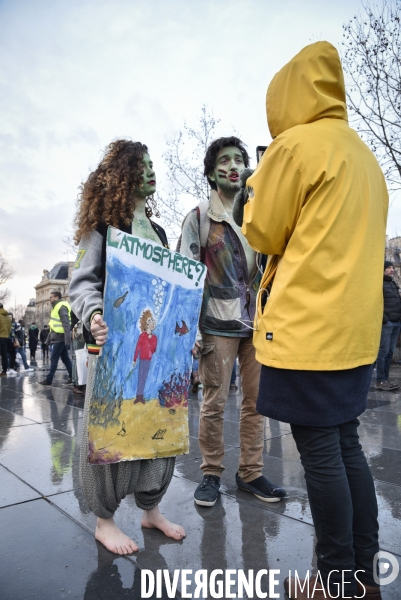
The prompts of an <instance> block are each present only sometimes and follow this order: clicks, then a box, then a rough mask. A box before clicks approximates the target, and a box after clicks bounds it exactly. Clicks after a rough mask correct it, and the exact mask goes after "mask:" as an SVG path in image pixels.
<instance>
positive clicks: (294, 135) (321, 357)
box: [242, 42, 388, 370]
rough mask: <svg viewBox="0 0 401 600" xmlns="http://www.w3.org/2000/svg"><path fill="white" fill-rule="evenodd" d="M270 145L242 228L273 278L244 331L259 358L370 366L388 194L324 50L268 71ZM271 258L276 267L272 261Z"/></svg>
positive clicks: (308, 365)
mask: <svg viewBox="0 0 401 600" xmlns="http://www.w3.org/2000/svg"><path fill="white" fill-rule="evenodd" d="M266 108H267V118H268V124H269V129H270V133H271V135H272V137H273V138H274V141H273V142H272V143H271V145H270V146H269V148H268V149H267V151H266V152H265V154H264V156H263V158H262V160H261V162H260V164H259V165H258V168H257V169H256V170H255V172H254V174H253V175H252V176H251V177H250V178H249V179H248V181H247V187H248V192H249V195H250V200H249V202H248V203H247V204H246V205H245V209H244V221H243V226H242V231H243V233H244V235H245V236H246V237H247V239H248V241H249V243H250V245H251V246H252V248H254V249H255V250H256V251H258V252H262V253H264V254H268V255H269V256H270V257H271V258H270V260H269V262H268V265H267V268H266V272H265V274H264V277H263V280H262V283H261V287H262V288H264V287H266V285H267V283H268V281H269V279H270V278H271V277H272V275H273V274H274V271H275V268H276V267H277V271H276V273H275V276H274V280H273V286H272V291H271V295H270V298H269V299H268V300H267V303H266V306H265V308H264V311H262V305H261V300H262V295H263V294H260V295H259V302H258V307H257V316H256V318H255V325H256V327H257V331H255V332H254V345H255V348H256V357H257V360H258V361H259V362H261V363H262V364H264V365H267V366H271V367H277V368H282V369H297V370H343V369H351V368H354V367H358V366H361V365H367V364H370V363H373V362H374V361H375V359H376V357H377V352H378V347H379V341H380V333H381V325H382V317H383V291H382V285H383V269H384V266H383V264H384V250H385V231H386V220H387V208H388V194H387V189H386V184H385V180H384V177H383V174H382V172H381V169H380V167H379V165H378V163H377V160H376V158H375V157H374V155H373V154H372V152H371V151H370V150H369V148H368V147H367V146H366V145H365V144H364V143H363V142H362V141H361V139H360V138H359V136H358V134H357V133H356V132H355V131H353V130H352V129H351V128H350V127H349V125H348V120H347V109H346V104H345V88H344V78H343V72H342V67H341V63H340V59H339V56H338V53H337V51H336V49H335V48H334V47H333V46H332V45H331V44H329V43H327V42H317V43H315V44H312V45H310V46H307V47H306V48H304V49H303V50H301V52H300V53H299V54H298V55H297V56H295V57H294V58H293V59H292V60H291V61H290V62H289V63H288V64H287V65H285V66H284V67H283V68H282V69H281V71H279V72H278V73H277V74H276V75H275V77H274V78H273V80H272V82H271V84H270V86H269V89H268V91H267V100H266ZM277 264H278V266H277Z"/></svg>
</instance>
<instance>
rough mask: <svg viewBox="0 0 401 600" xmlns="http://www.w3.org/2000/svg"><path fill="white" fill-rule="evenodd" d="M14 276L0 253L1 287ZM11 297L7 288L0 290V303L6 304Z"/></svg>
mask: <svg viewBox="0 0 401 600" xmlns="http://www.w3.org/2000/svg"><path fill="white" fill-rule="evenodd" d="M13 275H14V271H13V269H12V268H11V267H10V266H9V264H8V262H7V261H6V259H5V258H4V257H3V255H2V254H1V252H0V286H3V285H4V284H5V283H7V281H8V280H9V279H11V277H12V276H13ZM9 295H10V291H9V290H8V289H7V288H2V289H0V302H4V300H6V299H7V298H8V297H9Z"/></svg>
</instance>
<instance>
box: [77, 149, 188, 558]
mask: <svg viewBox="0 0 401 600" xmlns="http://www.w3.org/2000/svg"><path fill="white" fill-rule="evenodd" d="M155 190H156V177H155V172H154V170H153V163H152V161H151V159H150V157H149V154H148V149H147V147H146V146H145V145H144V144H141V143H140V142H132V141H129V140H117V141H115V142H112V143H111V144H110V145H109V146H108V147H107V149H106V152H105V154H104V156H103V158H102V160H101V161H100V164H99V165H98V167H97V169H95V171H93V172H92V173H91V174H90V175H89V177H88V179H87V181H86V182H85V183H84V184H83V185H82V187H81V194H80V197H79V200H78V210H77V214H76V218H75V225H76V233H75V241H76V242H77V243H78V244H79V250H78V257H77V261H76V263H75V267H74V272H73V276H72V280H71V284H70V300H71V306H72V309H73V311H74V313H75V314H76V315H77V316H78V318H79V319H80V320H81V321H82V323H83V324H84V333H86V341H87V346H88V351H89V353H90V357H89V365H88V367H89V371H88V381H87V393H86V398H85V410H84V419H83V432H82V444H81V464H80V475H81V484H82V490H83V494H84V497H85V500H86V502H87V504H88V505H89V507H90V509H91V510H92V511H93V512H94V513H95V515H96V516H97V525H96V532H95V537H96V539H97V540H98V541H100V542H101V543H102V544H103V545H104V546H106V548H107V549H108V550H110V551H111V552H114V553H116V554H130V553H132V552H136V551H137V550H138V546H137V544H136V543H135V542H134V541H133V540H131V539H130V538H129V537H128V536H127V535H125V534H124V533H123V532H122V531H121V530H120V529H119V528H118V527H117V525H116V524H115V523H114V519H113V516H114V513H115V511H116V510H117V508H118V506H119V504H120V502H121V500H122V499H123V498H124V497H125V496H126V495H128V494H134V496H135V501H136V504H137V506H138V507H139V508H141V509H143V511H144V513H143V517H142V521H141V524H142V526H143V527H149V528H157V529H160V530H161V531H163V533H165V535H167V536H168V537H172V538H174V539H176V540H180V539H182V538H184V537H185V531H184V529H183V528H182V527H181V526H180V525H176V524H174V523H171V522H170V521H168V520H167V519H166V518H165V517H164V515H162V514H161V512H160V510H159V507H158V504H159V503H160V501H161V499H162V497H163V496H164V494H165V493H166V491H167V488H168V486H169V484H170V481H171V478H172V476H173V471H174V463H175V458H174V457H173V458H157V459H153V460H135V461H125V462H120V463H115V464H108V465H91V464H89V463H88V459H87V457H88V434H87V426H88V414H89V405H90V401H91V396H92V390H93V384H94V375H95V367H96V361H97V356H96V354H98V352H99V347H100V346H103V345H104V343H105V342H106V339H107V334H108V329H107V324H106V323H105V321H104V320H103V318H102V313H103V290H104V283H105V262H106V234H107V228H108V226H109V225H111V226H113V227H117V228H118V229H120V230H122V231H124V232H126V233H130V234H131V233H132V234H134V235H137V236H139V237H142V238H147V239H150V240H152V241H154V242H157V243H159V244H160V243H161V244H162V245H164V246H166V247H168V244H167V238H166V234H165V232H164V230H163V228H162V227H160V226H159V225H157V224H156V223H154V222H153V221H151V219H150V217H151V216H152V214H153V213H155V215H156V216H159V214H158V212H157V208H156V204H155V201H154V199H153V194H154V192H155Z"/></svg>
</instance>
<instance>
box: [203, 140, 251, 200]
mask: <svg viewBox="0 0 401 600" xmlns="http://www.w3.org/2000/svg"><path fill="white" fill-rule="evenodd" d="M244 169H245V164H244V158H243V156H242V153H241V151H240V150H239V149H238V148H237V147H236V146H228V147H227V148H222V149H221V150H220V151H219V152H218V154H217V157H216V162H215V166H214V169H213V171H212V172H211V173H210V174H209V179H210V180H211V181H214V182H215V184H216V186H217V189H220V190H222V191H223V192H226V193H227V194H229V195H230V196H232V194H234V195H235V194H236V193H237V192H238V190H239V189H240V185H239V176H240V173H241V171H243V170H244Z"/></svg>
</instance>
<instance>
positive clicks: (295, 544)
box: [0, 367, 401, 600]
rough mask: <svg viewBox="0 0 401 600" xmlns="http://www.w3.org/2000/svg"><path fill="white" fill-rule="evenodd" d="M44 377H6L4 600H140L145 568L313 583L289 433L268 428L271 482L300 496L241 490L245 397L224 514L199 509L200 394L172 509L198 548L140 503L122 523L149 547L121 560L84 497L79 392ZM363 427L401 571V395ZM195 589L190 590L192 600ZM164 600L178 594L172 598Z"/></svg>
mask: <svg viewBox="0 0 401 600" xmlns="http://www.w3.org/2000/svg"><path fill="white" fill-rule="evenodd" d="M44 373H45V372H44V371H35V372H34V373H26V374H24V373H23V372H22V375H20V376H15V377H7V378H5V377H4V378H2V379H0V532H1V551H0V600H8V599H13V600H25V599H38V600H39V599H40V600H58V599H63V598H78V599H84V600H120V599H121V600H122V599H133V600H137V599H139V598H141V569H150V570H153V571H155V570H157V569H167V570H168V571H169V572H170V573H171V574H172V573H173V572H174V570H175V569H189V570H191V569H192V571H193V572H194V571H197V570H200V569H207V570H208V571H209V572H210V571H212V570H213V569H222V570H226V569H233V570H234V569H243V570H245V571H246V572H247V571H248V569H253V570H254V573H256V572H257V571H258V570H261V569H275V570H278V571H279V574H277V575H276V579H277V580H278V581H280V585H279V586H277V587H276V588H275V592H276V593H279V596H278V597H279V598H283V599H284V598H286V596H285V594H284V592H283V590H282V587H281V585H282V581H283V580H284V578H285V577H286V576H287V575H288V571H289V570H292V571H294V570H295V569H296V570H297V571H298V573H299V576H300V577H302V576H303V575H304V574H306V571H307V570H308V569H316V559H315V556H314V544H315V541H316V540H315V537H314V529H313V526H312V519H311V514H310V508H309V503H308V499H307V494H306V487H305V480H304V477H303V470H302V467H301V464H300V461H299V455H298V452H297V450H296V447H295V444H294V441H293V439H292V436H291V433H290V428H289V426H288V425H287V424H284V423H279V422H277V421H274V420H272V419H266V426H265V448H264V474H265V475H266V476H267V477H269V479H271V480H272V481H274V482H276V483H280V484H283V485H284V486H285V487H286V489H287V491H288V498H286V499H285V500H284V501H281V502H277V503H275V504H265V503H264V502H262V501H260V500H258V499H257V498H255V497H254V496H252V495H251V494H248V493H247V492H243V491H241V490H238V489H237V488H236V486H235V473H236V471H237V466H238V457H239V441H238V439H239V438H238V420H239V411H240V406H241V393H240V391H239V392H237V393H235V394H231V395H230V396H229V398H228V401H227V408H226V413H225V460H224V464H225V467H226V470H225V472H224V474H223V477H222V488H221V490H222V494H221V498H220V499H219V500H218V502H217V503H216V505H215V506H214V507H212V508H201V507H197V506H196V505H195V504H194V501H193V493H194V491H195V488H196V486H197V484H198V482H199V480H200V477H201V476H200V471H199V465H200V463H201V455H200V452H199V446H198V442H197V432H198V418H199V408H200V402H201V394H199V397H197V396H191V397H190V401H189V427H190V436H191V439H190V442H191V446H190V448H191V449H190V453H189V455H186V456H181V457H178V458H177V462H176V469H175V475H174V477H173V480H172V483H171V486H170V488H169V490H168V492H167V494H166V496H165V497H164V498H163V500H162V503H161V505H160V508H161V511H162V512H163V513H165V514H166V516H168V518H170V519H171V520H173V521H175V522H178V523H180V524H182V525H183V526H184V528H185V529H186V532H187V537H186V539H185V540H183V541H181V542H176V541H173V540H169V539H167V538H166V537H165V536H164V535H163V534H162V533H161V532H159V531H157V530H144V529H142V528H141V527H140V517H141V511H140V510H139V509H138V508H136V506H135V503H134V501H133V498H130V497H129V498H126V499H125V500H124V501H123V503H122V505H121V507H120V508H119V510H118V512H117V514H116V522H117V524H118V525H119V526H120V527H121V528H122V529H123V530H124V531H125V532H126V533H127V534H128V535H130V536H131V537H132V538H133V539H134V540H135V541H136V542H137V543H138V544H139V547H140V550H139V552H138V553H136V554H134V555H131V556H130V557H126V558H125V557H124V558H122V557H116V556H115V555H113V554H111V553H109V552H108V551H107V550H105V549H104V548H103V547H102V546H101V545H100V544H98V543H97V542H96V541H95V539H94V537H93V532H94V528H95V517H94V516H93V514H91V513H90V511H89V509H88V508H87V506H86V504H85V501H84V499H83V497H82V494H81V491H80V485H79V472H78V463H79V443H80V432H81V426H82V415H83V400H82V398H81V397H77V396H73V393H72V388H71V387H62V383H63V382H64V381H65V379H66V374H65V371H62V370H59V371H57V375H56V378H55V380H54V385H53V386H52V387H43V386H40V385H39V384H38V381H40V380H41V379H43V376H44ZM392 376H393V378H395V379H397V380H398V382H400V383H401V368H400V367H393V369H392ZM360 421H361V426H360V428H359V433H360V437H361V441H362V444H363V447H364V450H365V452H366V455H367V457H368V461H369V465H370V467H371V469H372V472H373V476H374V478H375V485H376V490H377V495H378V502H379V517H380V543H381V549H382V550H385V551H387V552H390V553H392V554H393V555H394V556H395V558H396V559H397V560H398V562H399V564H401V393H400V394H398V393H394V392H378V391H376V390H374V389H373V388H371V391H370V393H369V406H368V410H367V411H366V412H365V413H364V415H362V417H361V418H360ZM191 577H193V575H192V576H191ZM265 579H266V578H264V580H263V581H265ZM180 589H181V588H180V586H179V590H180ZM193 589H194V586H192V587H191V586H189V587H188V591H189V592H190V593H191V591H193ZM234 589H235V586H234V587H233V590H234ZM262 590H266V591H268V587H267V584H266V586H265V587H264V583H262ZM382 596H383V600H400V599H401V573H400V575H399V576H398V578H397V579H396V580H395V581H394V582H393V583H392V584H390V585H387V586H383V587H382ZM152 597H154V598H156V594H155V595H154V596H152ZM161 597H163V598H167V597H168V596H167V594H166V591H165V590H162V596H161ZM170 597H173V596H172V595H170ZM176 597H177V598H179V597H181V596H180V593H179V592H178V593H177V596H176ZM183 597H184V596H183ZM187 597H191V595H189V596H187ZM244 597H247V596H246V595H245V596H244ZM250 597H251V596H250ZM255 597H256V596H255Z"/></svg>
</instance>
